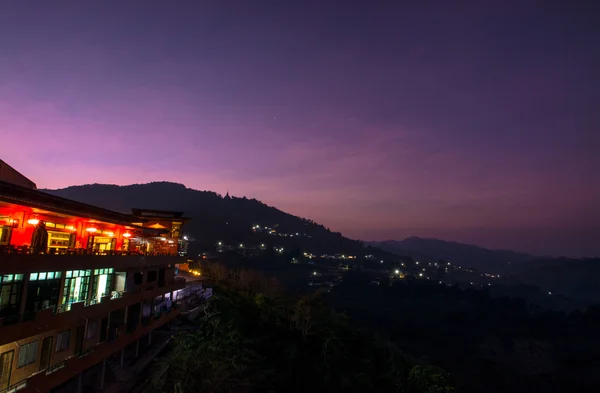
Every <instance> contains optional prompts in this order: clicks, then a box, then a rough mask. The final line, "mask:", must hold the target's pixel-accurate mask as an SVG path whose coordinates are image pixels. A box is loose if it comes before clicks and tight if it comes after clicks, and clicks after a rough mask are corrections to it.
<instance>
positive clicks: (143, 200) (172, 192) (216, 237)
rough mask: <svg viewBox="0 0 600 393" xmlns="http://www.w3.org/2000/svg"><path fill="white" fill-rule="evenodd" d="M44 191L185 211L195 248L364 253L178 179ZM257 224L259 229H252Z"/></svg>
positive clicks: (300, 221) (324, 231)
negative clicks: (219, 244)
mask: <svg viewBox="0 0 600 393" xmlns="http://www.w3.org/2000/svg"><path fill="white" fill-rule="evenodd" d="M42 191H44V192H46V193H49V194H53V195H57V196H61V197H64V198H68V199H73V200H76V201H80V202H85V203H89V204H92V205H96V206H100V207H104V208H106V209H111V210H114V211H119V212H123V213H130V212H131V208H145V209H162V210H176V211H183V212H184V215H185V216H187V217H190V218H192V220H191V221H190V222H189V223H188V224H186V227H185V228H184V233H186V234H187V235H189V236H191V237H193V238H194V239H195V241H194V242H193V243H192V244H191V245H190V250H191V251H194V252H195V251H202V250H207V249H210V248H211V247H213V246H214V245H215V243H216V242H225V243H226V244H234V243H247V244H248V245H251V244H253V245H256V244H261V243H267V244H268V245H269V247H271V246H279V247H287V249H289V248H290V247H296V248H302V249H304V250H305V251H310V252H316V253H336V252H340V253H343V252H346V253H350V252H356V253H358V252H359V251H361V250H362V252H363V253H364V246H363V244H362V242H360V241H357V240H352V239H348V238H346V237H343V236H342V235H341V234H340V233H337V232H332V231H330V230H329V229H328V228H326V227H324V226H323V225H320V224H317V223H316V222H314V221H312V220H309V219H305V218H301V217H296V216H294V215H291V214H288V213H285V212H283V211H281V210H279V209H276V208H274V207H272V206H268V205H266V204H264V203H262V202H260V201H258V200H256V199H248V198H246V197H241V198H238V197H235V196H232V197H229V196H228V195H227V196H226V197H225V198H224V197H222V196H221V195H219V194H217V193H215V192H212V191H198V190H194V189H191V188H187V187H186V186H185V185H183V184H178V183H171V182H152V183H147V184H133V185H128V186H117V185H108V184H88V185H81V186H71V187H67V188H63V189H57V190H42ZM256 225H258V226H260V228H261V231H258V232H255V231H253V227H254V226H256ZM265 227H267V228H273V230H274V231H275V233H274V234H269V233H268V232H269V231H266V230H264V228H265ZM284 235H287V236H284Z"/></svg>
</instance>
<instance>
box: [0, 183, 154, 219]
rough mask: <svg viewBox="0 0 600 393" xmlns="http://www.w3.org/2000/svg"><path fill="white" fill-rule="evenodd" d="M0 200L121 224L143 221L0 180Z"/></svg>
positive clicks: (128, 215)
mask: <svg viewBox="0 0 600 393" xmlns="http://www.w3.org/2000/svg"><path fill="white" fill-rule="evenodd" d="M0 201H5V202H8V203H14V204H17V205H24V206H29V207H33V208H38V209H43V210H47V211H51V212H55V213H61V214H67V215H70V216H76V217H82V218H88V219H92V220H98V221H104V222H110V223H114V224H121V225H131V223H132V222H139V221H140V220H141V221H145V220H144V219H140V218H138V217H134V216H133V215H131V214H124V213H119V212H115V211H112V210H108V209H104V208H101V207H97V206H93V205H88V204H87V203H81V202H77V201H73V200H70V199H66V198H61V197H59V196H56V195H51V194H46V193H45V192H42V191H38V190H34V189H31V188H26V187H21V186H17V185H15V184H11V183H7V182H3V181H0Z"/></svg>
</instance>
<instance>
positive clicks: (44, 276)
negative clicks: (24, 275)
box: [38, 272, 46, 280]
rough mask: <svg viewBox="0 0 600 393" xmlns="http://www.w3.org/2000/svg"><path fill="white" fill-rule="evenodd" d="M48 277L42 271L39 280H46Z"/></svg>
mask: <svg viewBox="0 0 600 393" xmlns="http://www.w3.org/2000/svg"><path fill="white" fill-rule="evenodd" d="M45 279H46V273H45V272H44V273H40V275H39V276H38V280H45Z"/></svg>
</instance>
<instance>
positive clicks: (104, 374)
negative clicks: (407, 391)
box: [100, 359, 106, 389]
mask: <svg viewBox="0 0 600 393" xmlns="http://www.w3.org/2000/svg"><path fill="white" fill-rule="evenodd" d="M105 377H106V359H104V360H103V361H102V366H101V370H100V389H104V379H105Z"/></svg>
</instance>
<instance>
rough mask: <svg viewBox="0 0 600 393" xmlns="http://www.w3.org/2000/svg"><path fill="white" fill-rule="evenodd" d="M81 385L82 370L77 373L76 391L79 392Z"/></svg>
mask: <svg viewBox="0 0 600 393" xmlns="http://www.w3.org/2000/svg"><path fill="white" fill-rule="evenodd" d="M82 386H83V371H82V372H80V373H79V375H77V393H81V388H82Z"/></svg>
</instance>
